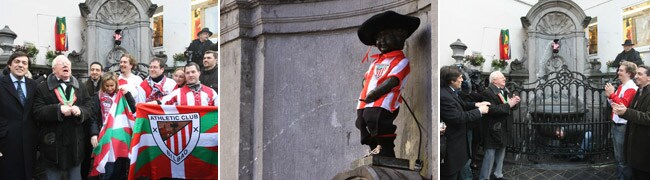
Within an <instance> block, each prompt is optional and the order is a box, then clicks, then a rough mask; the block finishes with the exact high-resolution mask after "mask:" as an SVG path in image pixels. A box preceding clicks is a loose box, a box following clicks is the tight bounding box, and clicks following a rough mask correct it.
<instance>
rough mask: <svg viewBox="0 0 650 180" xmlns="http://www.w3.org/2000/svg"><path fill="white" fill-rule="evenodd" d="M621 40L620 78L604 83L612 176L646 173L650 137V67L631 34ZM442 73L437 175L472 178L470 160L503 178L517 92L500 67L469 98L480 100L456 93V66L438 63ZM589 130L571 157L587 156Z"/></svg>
mask: <svg viewBox="0 0 650 180" xmlns="http://www.w3.org/2000/svg"><path fill="white" fill-rule="evenodd" d="M622 46H623V48H624V50H623V51H622V52H621V53H620V54H619V55H618V56H617V57H616V59H615V61H614V66H616V67H617V68H618V70H617V72H616V75H617V82H619V83H614V84H612V83H607V84H606V85H605V87H604V95H605V98H607V100H608V101H607V102H608V103H607V104H608V106H607V107H608V108H607V109H609V110H611V112H612V113H611V121H612V124H613V125H612V128H611V131H610V132H611V133H610V134H611V138H612V144H613V151H614V158H615V161H616V167H617V169H616V179H650V168H649V167H650V158H649V157H648V156H647V155H646V154H647V152H648V151H650V145H648V144H647V143H645V140H648V139H650V134H648V133H645V132H648V131H650V103H648V102H649V100H650V99H648V98H650V95H648V94H649V93H650V92H648V90H647V89H650V88H646V86H647V85H648V84H650V76H648V73H649V72H650V71H648V70H649V68H648V67H647V66H644V65H643V61H642V60H641V58H640V55H639V52H638V51H635V50H634V48H633V46H634V44H633V43H632V42H631V41H630V40H626V41H625V42H624V43H623V44H622ZM440 79H441V83H440V84H441V86H440V118H441V122H442V125H441V126H442V127H441V129H440V130H441V131H440V132H441V136H440V137H441V138H440V139H441V141H440V142H441V146H440V151H441V153H440V155H441V162H440V163H441V166H440V177H441V179H449V180H456V179H462V180H470V179H473V174H472V170H471V169H472V168H479V167H478V166H473V164H481V166H480V170H479V178H478V179H481V180H483V179H493V178H494V179H504V174H503V161H504V157H505V154H506V151H505V148H506V146H508V144H507V143H508V140H507V139H508V138H509V136H510V134H509V132H510V131H511V129H509V128H510V127H508V125H507V122H508V121H511V120H512V118H513V117H512V112H513V110H515V109H516V108H518V104H519V102H520V101H521V98H520V97H519V96H516V95H512V94H511V93H510V92H509V91H508V89H507V88H506V87H505V85H506V77H505V76H504V75H503V74H502V73H501V72H500V71H495V72H492V73H491V74H490V76H489V85H488V87H486V88H485V90H483V91H481V93H480V94H479V95H477V97H474V98H473V99H474V100H476V99H479V101H482V102H471V101H468V100H469V98H462V97H460V96H459V91H460V89H461V84H462V83H463V75H462V72H461V71H460V69H459V68H458V67H456V66H445V67H442V68H441V69H440ZM472 124H478V129H477V130H478V131H479V132H480V136H476V137H480V140H479V141H478V142H480V143H472V140H471V137H472V133H471V132H472V130H470V129H469V127H471V125H472ZM474 133H476V132H474ZM560 134H562V133H560ZM591 136H592V132H591V131H587V132H585V138H584V139H583V142H582V143H581V145H580V150H579V151H578V152H579V153H578V155H576V156H575V157H572V158H571V161H574V160H576V161H582V160H585V159H587V158H588V155H586V151H589V150H590V148H589V147H590V145H589V143H590V139H591ZM478 144H480V145H482V147H483V158H482V163H477V162H472V161H477V160H478V158H477V157H476V156H477V153H476V152H472V151H476V149H478V148H476V147H477V146H478Z"/></svg>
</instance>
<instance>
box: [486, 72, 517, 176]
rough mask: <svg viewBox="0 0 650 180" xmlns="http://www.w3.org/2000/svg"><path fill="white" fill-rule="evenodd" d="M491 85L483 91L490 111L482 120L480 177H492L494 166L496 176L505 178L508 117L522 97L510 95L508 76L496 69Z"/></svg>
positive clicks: (492, 75) (492, 74)
mask: <svg viewBox="0 0 650 180" xmlns="http://www.w3.org/2000/svg"><path fill="white" fill-rule="evenodd" d="M489 80H490V85H488V87H487V89H486V90H485V91H483V92H482V93H481V95H482V96H483V100H485V101H487V102H490V104H491V105H490V110H489V111H490V112H489V113H487V114H486V115H485V116H483V120H482V121H481V125H480V128H481V137H482V138H483V149H484V152H485V153H484V155H483V165H482V166H481V173H480V177H479V179H481V180H482V179H490V173H491V172H492V166H493V165H494V164H495V162H496V167H495V168H494V176H495V177H496V178H497V179H503V159H504V157H505V155H506V145H507V144H506V143H507V141H508V131H509V130H508V128H507V127H508V126H507V123H508V119H510V118H512V116H511V114H510V113H511V112H512V111H511V109H512V108H514V107H515V106H516V105H517V104H519V101H520V100H521V98H519V96H512V97H510V96H509V94H510V92H509V91H508V89H506V77H505V76H504V75H503V73H501V71H494V72H492V73H491V74H490V77H489Z"/></svg>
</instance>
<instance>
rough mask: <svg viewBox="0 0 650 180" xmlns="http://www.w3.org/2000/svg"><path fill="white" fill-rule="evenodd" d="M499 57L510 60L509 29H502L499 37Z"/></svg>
mask: <svg viewBox="0 0 650 180" xmlns="http://www.w3.org/2000/svg"><path fill="white" fill-rule="evenodd" d="M499 55H500V56H499V57H500V59H503V60H508V59H510V34H509V33H508V30H507V29H502V30H501V35H500V36H499Z"/></svg>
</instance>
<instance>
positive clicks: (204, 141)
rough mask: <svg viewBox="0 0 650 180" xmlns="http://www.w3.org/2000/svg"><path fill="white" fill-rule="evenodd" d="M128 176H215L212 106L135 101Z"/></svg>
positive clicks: (215, 138) (214, 113)
mask: <svg viewBox="0 0 650 180" xmlns="http://www.w3.org/2000/svg"><path fill="white" fill-rule="evenodd" d="M136 112H137V117H136V121H135V125H134V127H133V138H132V140H131V152H130V159H131V167H130V169H129V179H138V178H144V177H146V178H150V179H160V178H182V179H217V178H218V173H217V171H218V163H217V162H218V159H217V158H218V144H219V141H218V139H219V131H218V127H219V126H218V124H219V123H218V122H219V120H218V118H217V117H218V111H217V107H214V106H171V105H155V104H144V103H141V104H138V105H137V111H136Z"/></svg>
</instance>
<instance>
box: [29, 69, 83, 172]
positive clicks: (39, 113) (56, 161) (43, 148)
mask: <svg viewBox="0 0 650 180" xmlns="http://www.w3.org/2000/svg"><path fill="white" fill-rule="evenodd" d="M70 86H72V88H74V95H75V96H76V98H77V100H76V101H74V103H73V105H76V106H78V107H79V109H80V110H81V115H80V116H78V117H76V116H68V117H64V116H63V114H62V113H61V110H60V108H61V103H60V101H59V99H58V98H57V96H56V94H55V92H54V91H55V90H56V89H58V88H59V87H60V83H59V82H58V81H57V78H56V77H55V76H54V75H50V76H49V77H48V78H47V80H46V82H44V83H41V84H39V85H38V88H37V91H36V96H35V97H36V98H35V99H34V120H35V121H36V124H37V126H38V127H39V132H38V143H39V146H40V149H39V150H40V152H41V157H40V159H41V162H43V164H44V165H45V166H46V167H48V168H56V169H59V170H67V169H69V168H71V167H74V166H77V165H79V164H80V163H81V160H82V159H83V155H84V142H85V141H90V140H89V139H87V138H86V135H85V134H84V125H83V123H84V122H85V121H87V120H89V119H90V118H92V117H91V110H90V109H91V108H90V106H91V102H90V98H89V97H88V93H86V91H85V88H84V86H83V85H80V84H79V81H78V80H77V78H75V77H71V81H70Z"/></svg>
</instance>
